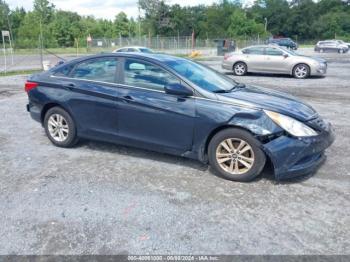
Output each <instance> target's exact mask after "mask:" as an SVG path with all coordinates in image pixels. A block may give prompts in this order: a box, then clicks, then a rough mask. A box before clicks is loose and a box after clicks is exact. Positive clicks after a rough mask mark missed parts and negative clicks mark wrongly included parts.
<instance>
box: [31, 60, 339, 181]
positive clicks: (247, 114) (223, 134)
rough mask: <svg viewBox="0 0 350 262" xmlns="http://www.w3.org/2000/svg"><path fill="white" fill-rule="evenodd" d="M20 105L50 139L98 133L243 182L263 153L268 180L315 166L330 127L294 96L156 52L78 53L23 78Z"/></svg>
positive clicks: (68, 141)
mask: <svg viewBox="0 0 350 262" xmlns="http://www.w3.org/2000/svg"><path fill="white" fill-rule="evenodd" d="M25 90H26V91H27V93H28V97H29V103H28V105H27V110H28V111H29V112H30V114H31V116H32V118H33V119H35V120H37V121H39V122H40V123H42V125H43V127H44V128H45V130H46V134H47V136H48V138H49V139H50V140H51V141H52V143H53V144H55V145H56V146H60V147H72V146H73V145H75V144H76V143H77V141H78V139H79V138H87V139H96V140H103V141H109V142H114V143H118V144H124V145H129V146H135V147H140V148H145V149H149V150H154V151H159V152H164V153H170V154H175V155H181V156H184V157H189V158H193V159H198V160H200V161H202V162H204V163H208V162H209V163H210V165H211V166H212V168H213V170H214V171H215V172H216V173H217V174H218V175H221V176H223V177H225V178H227V179H231V180H237V181H249V180H252V179H253V178H255V177H256V176H258V175H259V174H260V173H261V171H262V169H263V168H264V166H265V163H266V162H267V160H269V161H270V162H271V163H272V166H273V169H274V173H275V176H276V179H283V178H290V177H294V176H297V175H302V174H306V173H309V172H311V171H313V170H314V169H315V168H316V167H317V166H319V164H321V163H322V161H323V160H324V158H325V157H324V151H325V149H326V148H327V147H329V146H330V145H331V144H332V142H333V140H334V135H333V131H332V127H331V125H330V124H329V123H327V122H325V121H323V120H322V119H321V117H320V116H319V115H318V114H317V113H316V112H315V110H314V109H313V108H312V107H310V106H309V105H307V104H304V103H303V102H301V101H299V100H298V99H296V98H295V97H292V96H289V95H286V94H283V93H280V92H276V91H272V90H269V89H264V88H259V87H255V86H246V85H244V84H241V83H237V82H235V81H234V80H232V79H231V78H229V77H227V76H225V75H222V74H220V73H218V72H216V71H214V70H212V69H210V68H208V67H205V66H203V65H201V64H199V63H196V62H193V61H190V60H187V59H183V58H178V57H173V56H168V55H160V54H139V53H117V54H101V55H96V56H90V57H84V58H81V59H76V60H74V61H71V62H67V63H63V64H61V65H59V66H56V67H55V68H53V69H51V70H50V71H47V72H43V73H40V74H35V75H33V76H31V77H30V78H29V79H28V81H27V82H26V84H25Z"/></svg>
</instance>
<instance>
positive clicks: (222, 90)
mask: <svg viewBox="0 0 350 262" xmlns="http://www.w3.org/2000/svg"><path fill="white" fill-rule="evenodd" d="M237 88H245V84H243V83H237V84H235V85H234V86H233V87H232V88H231V89H218V90H214V91H213V93H230V92H231V91H233V90H234V89H237Z"/></svg>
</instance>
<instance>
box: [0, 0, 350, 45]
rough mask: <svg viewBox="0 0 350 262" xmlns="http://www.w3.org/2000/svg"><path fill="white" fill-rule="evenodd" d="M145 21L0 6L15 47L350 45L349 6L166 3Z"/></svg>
mask: <svg viewBox="0 0 350 262" xmlns="http://www.w3.org/2000/svg"><path fill="white" fill-rule="evenodd" d="M138 7H139V9H140V10H141V16H140V17H137V18H128V17H127V15H126V14H125V13H124V12H120V13H118V14H116V16H115V19H113V20H109V19H101V18H99V19H97V18H95V17H93V16H81V15H79V14H78V13H76V12H71V11H63V10H58V9H56V8H55V6H54V5H53V4H52V3H50V2H49V1H48V0H34V3H33V10H32V11H26V10H24V8H16V9H14V10H11V9H10V8H9V6H8V4H7V3H6V1H4V0H0V28H1V30H10V31H11V35H12V38H13V39H14V43H15V47H17V48H28V47H31V48H33V47H37V45H38V41H39V40H40V38H39V37H40V35H42V36H43V37H42V42H43V44H44V45H45V46H46V47H71V46H74V45H75V43H76V41H79V42H80V43H84V42H85V41H86V37H87V36H88V35H91V36H92V38H95V39H96V38H110V39H115V38H118V37H137V36H139V37H142V36H147V37H149V36H151V37H152V36H189V35H191V34H192V33H193V34H194V36H195V37H196V38H200V39H214V38H224V37H225V38H227V37H230V38H234V39H247V38H251V37H257V36H259V37H260V38H261V39H263V38H267V37H269V36H271V35H273V36H285V37H291V38H293V39H295V40H319V39H332V38H342V39H344V40H349V39H350V0H318V1H313V0H256V1H255V2H254V4H253V5H251V6H242V4H241V1H239V0H231V1H229V0H219V1H218V2H217V3H214V4H211V5H197V6H180V5H178V4H173V5H169V4H168V3H167V2H166V1H164V0H139V1H138Z"/></svg>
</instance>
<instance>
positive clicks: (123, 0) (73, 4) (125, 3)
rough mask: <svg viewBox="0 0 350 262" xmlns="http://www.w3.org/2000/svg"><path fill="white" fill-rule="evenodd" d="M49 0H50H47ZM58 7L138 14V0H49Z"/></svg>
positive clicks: (187, 0) (185, 0)
mask: <svg viewBox="0 0 350 262" xmlns="http://www.w3.org/2000/svg"><path fill="white" fill-rule="evenodd" d="M5 1H6V2H7V3H8V5H9V6H10V8H11V9H13V8H16V7H22V6H23V7H24V8H25V9H26V10H31V9H32V6H33V1H30V0H29V1H23V0H5ZM49 1H50V0H49ZM218 1H219V0H167V1H166V2H167V3H168V4H175V3H177V4H180V5H181V6H193V5H198V4H208V5H210V4H212V3H213V2H218ZM50 2H51V3H53V4H54V5H55V6H56V7H57V8H58V9H62V10H69V11H73V12H77V13H78V14H80V15H93V16H95V17H97V18H105V19H114V17H115V15H116V14H118V13H119V12H121V11H123V12H125V13H126V14H127V15H128V17H134V18H136V17H137V16H138V10H137V2H138V0H51V1H50ZM242 2H243V3H244V4H249V3H251V2H253V0H242Z"/></svg>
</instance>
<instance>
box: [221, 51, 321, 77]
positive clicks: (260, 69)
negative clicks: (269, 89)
mask: <svg viewBox="0 0 350 262" xmlns="http://www.w3.org/2000/svg"><path fill="white" fill-rule="evenodd" d="M222 68H224V69H227V70H232V71H233V73H234V74H235V75H239V76H242V75H245V74H246V73H248V72H255V73H274V74H288V75H292V76H294V77H295V78H300V79H302V78H307V77H308V76H322V75H325V74H326V72H327V62H326V60H324V59H321V58H312V57H307V56H302V55H299V54H297V53H295V52H293V51H291V50H287V49H285V48H283V47H279V46H275V45H259V46H250V47H246V48H244V49H242V50H240V51H238V52H234V53H230V54H227V55H226V56H225V57H224V60H223V62H222Z"/></svg>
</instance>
